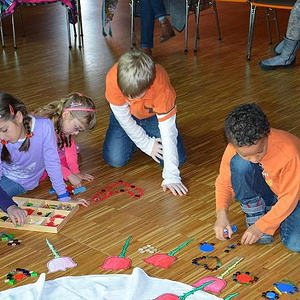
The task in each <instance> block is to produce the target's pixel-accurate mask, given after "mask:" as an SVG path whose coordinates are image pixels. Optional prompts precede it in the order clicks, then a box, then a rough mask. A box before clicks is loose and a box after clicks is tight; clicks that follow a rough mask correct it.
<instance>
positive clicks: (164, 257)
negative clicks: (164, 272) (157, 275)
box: [144, 239, 193, 269]
mask: <svg viewBox="0 0 300 300" xmlns="http://www.w3.org/2000/svg"><path fill="white" fill-rule="evenodd" d="M192 240H193V239H189V240H188V241H186V242H185V243H183V244H182V245H180V246H179V247H177V248H176V249H175V250H173V251H171V252H170V253H168V254H162V253H156V254H154V255H152V256H150V257H147V258H146V259H144V262H146V263H147V264H150V265H153V266H155V267H159V268H163V269H168V268H169V267H170V265H171V264H173V263H174V261H175V260H176V257H175V256H174V254H175V253H177V252H178V251H179V250H180V249H182V248H183V247H185V246H186V245H187V244H188V243H190V242H191V241H192Z"/></svg>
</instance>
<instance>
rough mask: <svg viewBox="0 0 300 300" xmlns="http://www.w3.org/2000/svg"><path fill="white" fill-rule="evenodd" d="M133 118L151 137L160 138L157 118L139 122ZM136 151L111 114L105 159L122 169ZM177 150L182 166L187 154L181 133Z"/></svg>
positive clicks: (105, 145)
mask: <svg viewBox="0 0 300 300" xmlns="http://www.w3.org/2000/svg"><path fill="white" fill-rule="evenodd" d="M133 118H134V120H135V121H136V122H137V124H138V125H139V126H141V127H142V128H143V129H144V130H145V131H146V133H147V134H148V135H149V136H151V137H156V138H159V137H160V131H159V128H158V121H157V117H156V116H153V117H150V118H147V119H143V120H139V119H137V118H135V117H134V116H133ZM136 150H137V146H136V145H135V144H134V143H133V141H132V140H131V139H130V138H129V136H128V135H127V134H126V132H125V131H124V129H123V128H122V127H121V125H120V124H119V122H118V121H117V119H116V118H115V116H114V114H113V113H111V114H110V121H109V126H108V129H107V131H106V136H105V141H104V145H103V151H102V155H103V159H104V160H105V161H106V162H107V163H108V164H109V165H111V166H113V167H122V166H124V165H125V164H126V163H127V162H128V161H129V160H130V159H131V157H132V155H133V153H134V152H135V151H136ZM177 150H178V159H179V165H182V164H183V163H184V161H185V159H186V153H185V150H184V147H183V143H182V139H181V136H180V134H179V133H178V137H177ZM161 165H162V166H163V161H161Z"/></svg>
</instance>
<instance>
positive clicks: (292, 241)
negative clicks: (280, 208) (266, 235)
mask: <svg viewBox="0 0 300 300" xmlns="http://www.w3.org/2000/svg"><path fill="white" fill-rule="evenodd" d="M280 235H281V241H282V243H283V244H284V245H285V246H286V247H287V248H288V249H290V250H291V251H293V252H300V201H299V202H298V205H297V206H296V208H295V209H294V211H293V212H292V213H291V214H290V215H289V216H288V217H287V218H286V219H285V220H284V221H283V222H282V223H281V225H280Z"/></svg>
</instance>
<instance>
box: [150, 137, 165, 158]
mask: <svg viewBox="0 0 300 300" xmlns="http://www.w3.org/2000/svg"><path fill="white" fill-rule="evenodd" d="M151 157H152V158H153V159H154V160H155V161H156V162H157V163H160V161H159V160H160V159H161V160H162V159H163V147H162V144H161V139H160V138H156V139H155V141H154V145H153V148H152V152H151Z"/></svg>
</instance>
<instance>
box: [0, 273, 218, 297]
mask: <svg viewBox="0 0 300 300" xmlns="http://www.w3.org/2000/svg"><path fill="white" fill-rule="evenodd" d="M192 289H193V288H192V287H191V286H189V285H187V284H184V283H181V282H176V281H171V280H167V279H160V278H154V277H149V276H148V275H147V274H146V273H145V272H144V271H143V270H142V269H140V268H134V269H133V272H132V274H131V275H125V274H124V275H122V274H113V275H87V276H68V277H61V278H58V279H55V280H49V281H46V275H45V273H43V274H41V275H40V277H39V279H38V280H37V281H36V282H35V283H33V284H27V285H24V286H20V287H16V288H13V289H8V290H5V291H3V292H0V299H1V300H20V299H21V300H50V299H51V300H62V299H64V298H65V300H92V299H93V300H153V299H155V298H156V297H158V296H160V295H162V294H164V293H173V294H175V295H178V296H182V295H183V294H184V293H186V292H189V291H191V290H192ZM217 299H221V298H218V297H216V296H214V295H211V294H208V293H206V292H203V291H197V292H195V293H194V294H193V295H190V296H189V297H187V300H217Z"/></svg>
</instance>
